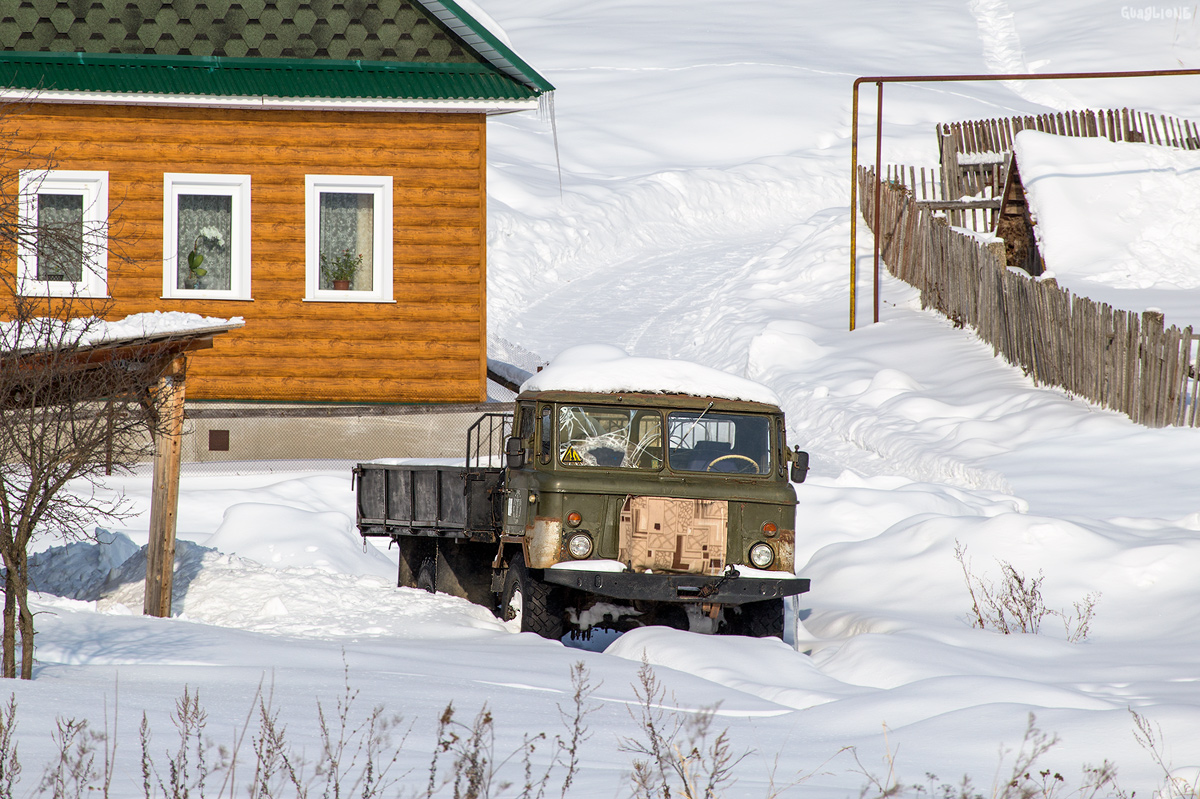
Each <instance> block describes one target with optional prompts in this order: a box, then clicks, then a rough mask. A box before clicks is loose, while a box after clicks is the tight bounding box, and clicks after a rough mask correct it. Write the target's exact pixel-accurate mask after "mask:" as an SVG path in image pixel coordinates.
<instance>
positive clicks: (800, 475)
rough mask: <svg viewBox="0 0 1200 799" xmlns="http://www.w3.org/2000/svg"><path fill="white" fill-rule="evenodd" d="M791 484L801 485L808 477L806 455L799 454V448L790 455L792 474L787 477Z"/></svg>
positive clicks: (805, 453) (804, 453) (803, 453)
mask: <svg viewBox="0 0 1200 799" xmlns="http://www.w3.org/2000/svg"><path fill="white" fill-rule="evenodd" d="M789 476H790V477H791V478H792V482H793V483H803V482H804V478H806V477H808V453H807V452H801V451H800V448H799V447H796V451H795V452H793V453H792V473H791V475H789Z"/></svg>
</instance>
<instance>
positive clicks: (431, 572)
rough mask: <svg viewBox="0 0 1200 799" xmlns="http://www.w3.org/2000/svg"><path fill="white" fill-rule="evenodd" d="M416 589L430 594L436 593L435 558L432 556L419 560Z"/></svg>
mask: <svg viewBox="0 0 1200 799" xmlns="http://www.w3.org/2000/svg"><path fill="white" fill-rule="evenodd" d="M417 588H421V589H424V590H425V591H428V592H429V593H431V594H434V593H437V558H435V557H434V556H433V555H428V556H426V557H424V558H422V559H421V566H420V568H418V569H417Z"/></svg>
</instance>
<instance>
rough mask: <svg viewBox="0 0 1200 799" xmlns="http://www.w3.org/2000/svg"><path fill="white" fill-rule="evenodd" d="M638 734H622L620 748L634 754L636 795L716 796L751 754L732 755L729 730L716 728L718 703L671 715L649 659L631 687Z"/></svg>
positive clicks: (664, 798) (643, 798) (665, 798)
mask: <svg viewBox="0 0 1200 799" xmlns="http://www.w3.org/2000/svg"><path fill="white" fill-rule="evenodd" d="M633 690H634V694H635V695H636V696H637V700H638V704H637V714H636V715H635V714H634V711H633V710H632V709H631V710H630V711H629V714H630V717H631V718H633V721H634V723H635V724H636V725H637V727H638V730H639V733H640V734H639V735H638V736H637V737H632V736H631V737H627V738H621V739H620V743H619V748H620V749H621V751H623V752H632V753H633V754H634V755H635V758H634V761H633V771H632V773H631V774H630V782H631V787H632V788H633V795H634V796H635V797H637V799H656V798H657V797H661V799H671V797H673V796H680V797H682V799H714V797H716V796H718V795H720V793H719V792H720V789H721V788H722V787H725V786H728V785H731V784H732V783H733V769H734V768H735V767H736V766H737V764H738V763H740V762H741V761H742V760H743V759H744V758H745V757H746V755H747V754H749V753H748V752H743V753H741V754H736V755H735V754H734V752H733V746H732V744H731V742H730V739H729V730H727V729H723V730H715V729H714V727H713V717H714V715H715V713H716V710H717V708H716V706H713V707H709V708H701V709H700V710H699V711H697V712H695V713H687V714H681V713H679V712H677V711H672V712H670V713H668V710H667V709H665V706H664V703H665V700H666V688H664V687H663V685H662V683H661V682H659V680H658V677H656V676H655V674H654V670H653V669H652V668H651V667H650V663H649V661H648V660H646V658H645V657H643V658H642V666H641V668H640V669H639V670H638V682H637V683H635V684H634V686H633Z"/></svg>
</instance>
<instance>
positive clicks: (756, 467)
mask: <svg viewBox="0 0 1200 799" xmlns="http://www.w3.org/2000/svg"><path fill="white" fill-rule="evenodd" d="M727 460H743V461H748V462H749V463H750V464H751V465H752V466H753V467H754V472H755V473H758V472H761V471H762V469H761V468H759V465H758V461H756V460H754V458H750V457H747V456H745V455H735V454H729V455H722V456H721V457H719V458H713V459H712V460H711V461H709V463H708V466H705V467H704V471H706V472H711V471H712V467H714V466H716V465H717V464H718V463H720V462H721V461H727ZM738 471H739V472H742V473H745V474H749V472H747V471H746V470H745V468H742V469H739V470H738Z"/></svg>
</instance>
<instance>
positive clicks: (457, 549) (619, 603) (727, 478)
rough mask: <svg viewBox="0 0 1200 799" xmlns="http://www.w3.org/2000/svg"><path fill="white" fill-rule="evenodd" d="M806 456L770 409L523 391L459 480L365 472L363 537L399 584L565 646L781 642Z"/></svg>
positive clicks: (437, 471)
mask: <svg viewBox="0 0 1200 799" xmlns="http://www.w3.org/2000/svg"><path fill="white" fill-rule="evenodd" d="M807 471H808V454H807V453H805V452H801V451H800V450H799V448H796V449H794V450H789V449H788V447H787V443H786V441H785V435H784V417H783V412H782V411H781V410H780V409H779V407H778V406H777V405H774V404H770V403H765V402H756V401H745V400H739V399H728V398H722V397H717V396H694V395H690V394H670V393H638V392H597V391H572V390H529V391H525V392H523V393H521V394H520V395H518V397H517V398H516V401H515V403H514V409H513V412H512V413H494V414H485V415H483V416H482V417H481V418H480V419H479V421H478V422H476V423H475V425H474V426H473V427H472V428H471V429H470V431H469V433H468V436H467V458H466V463H465V464H464V465H463V466H462V467H458V466H454V467H449V466H426V465H391V464H384V463H363V464H359V465H358V466H357V467H356V468H355V470H354V474H355V483H356V485H357V503H358V506H357V523H358V529H359V532H360V533H361V534H362V535H363V536H382V537H387V538H390V539H391V540H392V542H394V543H395V545H397V546H398V547H399V553H400V569H399V585H401V586H408V587H414V588H424V589H426V590H429V591H443V592H445V593H449V594H453V595H456V596H460V597H464V598H466V599H468V600H470V601H472V602H475V603H477V604H480V605H483V606H485V607H489V608H491V609H493V611H494V612H496V613H497V614H498V615H499V616H500V617H501V618H502V619H505V620H506V621H510V622H511V623H512V626H513V627H515V628H518V629H520V630H521V631H527V632H534V633H537V634H539V635H541V636H543V637H546V638H552V639H557V638H560V637H562V636H563V635H566V634H568V633H570V634H572V635H573V636H584V637H586V636H588V635H590V633H591V631H592V630H594V629H597V628H607V629H612V630H618V631H621V630H628V629H632V628H634V627H640V626H645V625H649V624H663V625H669V626H673V627H677V628H680V629H690V630H695V631H702V632H715V633H722V634H733V635H749V636H756V637H763V636H781V635H782V633H783V598H784V597H785V596H791V595H796V594H801V593H803V592H805V591H807V590H808V587H809V581H808V580H807V579H802V578H797V577H796V576H795V575H794V574H793V570H794V544H795V529H794V527H795V518H796V512H795V508H796V494H795V490H794V489H793V487H792V483H800V482H803V481H804V478H805V475H806V474H807Z"/></svg>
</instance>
